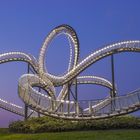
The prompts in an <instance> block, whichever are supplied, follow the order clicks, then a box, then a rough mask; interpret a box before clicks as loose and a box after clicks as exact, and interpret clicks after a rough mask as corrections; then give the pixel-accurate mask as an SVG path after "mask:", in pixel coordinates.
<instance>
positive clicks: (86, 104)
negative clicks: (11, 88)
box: [0, 25, 140, 120]
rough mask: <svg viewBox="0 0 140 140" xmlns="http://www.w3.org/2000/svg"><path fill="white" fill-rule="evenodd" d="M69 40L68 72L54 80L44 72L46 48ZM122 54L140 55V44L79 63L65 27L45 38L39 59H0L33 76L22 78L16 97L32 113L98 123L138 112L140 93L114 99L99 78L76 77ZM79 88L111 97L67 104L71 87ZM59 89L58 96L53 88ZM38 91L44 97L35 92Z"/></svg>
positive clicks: (17, 55)
mask: <svg viewBox="0 0 140 140" xmlns="http://www.w3.org/2000/svg"><path fill="white" fill-rule="evenodd" d="M61 34H63V35H65V36H66V37H67V38H68V41H69V46H70V59H69V65H68V69H67V72H65V73H64V74H63V75H61V76H55V75H52V74H50V73H49V72H48V71H47V68H46V65H45V57H46V52H47V49H48V47H49V44H50V43H51V42H52V41H53V39H54V38H55V37H57V36H59V35H61ZM121 52H140V41H139V40H132V41H131V40H130V41H122V42H119V43H115V44H111V45H107V46H105V47H103V48H102V49H99V50H97V51H95V52H93V53H91V54H90V55H89V56H87V57H86V58H85V59H83V60H82V61H79V41H78V37H77V34H76V32H75V31H74V29H73V28H72V27H70V26H68V25H61V26H58V27H56V28H54V29H53V30H52V31H51V32H50V34H49V35H48V36H47V37H46V39H45V42H44V44H43V46H42V47H41V50H40V54H39V59H38V60H36V58H34V57H33V56H31V55H28V54H25V53H22V52H9V53H4V54H1V55H0V64H1V63H6V62H10V61H24V62H27V63H28V64H29V65H30V66H31V67H32V69H33V70H34V72H35V73H34V74H29V73H28V74H24V75H22V76H21V77H20V79H19V83H18V93H19V97H20V98H21V99H22V100H23V102H24V103H26V105H27V106H28V107H29V108H30V109H31V111H30V112H32V110H34V111H36V112H38V113H41V114H43V115H49V116H52V117H56V118H63V119H71V120H82V119H98V118H106V117H111V116H116V115H123V114H127V113H130V112H133V111H136V110H138V109H139V108H140V90H136V91H134V92H132V93H129V94H126V95H125V96H116V93H117V90H116V89H115V87H114V85H113V83H112V82H110V81H108V80H107V79H105V78H103V77H98V76H86V75H85V76H79V74H81V72H83V71H84V70H85V69H86V68H88V67H89V66H90V65H93V64H94V63H96V62H97V61H99V60H100V59H103V58H104V57H107V56H111V55H113V54H116V53H121ZM79 84H96V85H100V86H104V87H106V88H108V89H110V91H111V92H110V96H109V97H108V98H106V99H102V100H95V101H92V100H89V101H83V100H82V101H78V100H77V98H74V100H69V99H68V98H67V97H68V94H69V92H70V87H71V86H76V87H77V85H79ZM59 86H62V89H61V91H60V93H59V95H58V96H56V91H55V87H59ZM34 87H39V88H40V89H43V90H44V91H46V93H47V94H44V93H42V92H41V91H37V90H36V88H34ZM0 107H1V108H4V109H6V110H8V111H11V112H13V113H16V114H19V115H21V116H25V114H24V109H23V108H22V107H19V106H17V105H15V104H12V103H9V102H7V101H4V100H2V99H0Z"/></svg>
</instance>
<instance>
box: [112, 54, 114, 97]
mask: <svg viewBox="0 0 140 140" xmlns="http://www.w3.org/2000/svg"><path fill="white" fill-rule="evenodd" d="M111 71H112V88H113V89H112V94H111V97H115V75H114V56H113V54H112V55H111Z"/></svg>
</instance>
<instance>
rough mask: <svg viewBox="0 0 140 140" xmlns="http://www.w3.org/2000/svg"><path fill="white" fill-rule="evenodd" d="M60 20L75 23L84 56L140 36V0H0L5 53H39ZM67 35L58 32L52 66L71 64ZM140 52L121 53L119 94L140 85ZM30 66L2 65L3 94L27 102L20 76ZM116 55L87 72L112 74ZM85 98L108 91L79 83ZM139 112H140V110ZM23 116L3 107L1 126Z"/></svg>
mask: <svg viewBox="0 0 140 140" xmlns="http://www.w3.org/2000/svg"><path fill="white" fill-rule="evenodd" d="M60 24H69V25H70V26H72V27H73V28H74V29H75V30H76V32H77V34H78V37H79V41H80V60H82V59H83V58H84V57H86V56H87V55H89V54H90V53H91V52H93V51H94V50H96V49H98V48H101V47H102V46H103V45H106V44H109V43H112V42H117V41H121V40H136V39H140V1H139V0H83V1H82V0H69V1H68V0H20V1H19V0H0V53H4V52H9V51H23V52H26V53H30V54H32V55H34V56H35V57H36V58H38V55H39V51H40V47H41V46H42V43H43V41H44V39H45V37H46V36H47V34H48V33H49V32H50V31H51V30H52V29H53V28H54V27H55V26H58V25H60ZM66 41H67V40H66V39H65V38H64V36H61V37H60V38H59V37H58V38H56V39H55V40H54V41H53V42H52V43H51V46H50V48H49V49H48V53H47V58H46V63H47V64H46V65H47V69H48V71H49V72H51V73H54V74H62V73H63V71H65V70H66V67H67V64H68V57H69V48H68V43H67V42H66ZM139 61H140V54H138V53H122V54H117V55H115V82H116V84H117V88H118V92H119V94H120V95H121V94H125V93H127V92H130V91H132V90H135V89H137V88H139V87H140V74H139V72H140V66H139ZM26 72H27V64H26V63H23V62H12V63H7V64H2V65H0V98H3V99H6V100H9V101H11V102H14V103H17V104H19V105H23V103H22V101H21V100H20V99H19V97H18V93H17V84H18V78H19V77H20V76H21V75H22V74H24V73H26ZM110 72H111V66H110V57H108V58H105V59H103V60H101V61H99V62H97V63H96V64H94V65H93V66H91V67H90V68H88V69H87V70H86V71H84V72H83V73H82V75H97V76H103V77H105V78H107V79H109V80H111V73H110ZM78 91H79V93H78V97H79V99H97V98H103V97H106V96H108V92H109V91H108V90H107V89H106V88H103V87H99V86H91V85H88V86H79V87H78ZM138 114H139V113H138ZM16 119H21V118H20V117H19V116H17V115H14V114H12V113H9V112H7V111H4V110H2V109H0V127H6V126H7V125H8V123H9V122H11V121H13V120H16Z"/></svg>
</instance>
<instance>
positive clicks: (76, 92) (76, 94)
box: [75, 78, 78, 102]
mask: <svg viewBox="0 0 140 140" xmlns="http://www.w3.org/2000/svg"><path fill="white" fill-rule="evenodd" d="M75 100H76V102H77V101H78V87H77V78H76V79H75Z"/></svg>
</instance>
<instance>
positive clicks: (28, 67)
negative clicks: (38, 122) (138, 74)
mask: <svg viewBox="0 0 140 140" xmlns="http://www.w3.org/2000/svg"><path fill="white" fill-rule="evenodd" d="M27 73H30V64H29V63H28V66H27ZM24 115H25V117H24V119H25V120H27V118H28V105H27V104H26V103H25V107H24Z"/></svg>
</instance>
